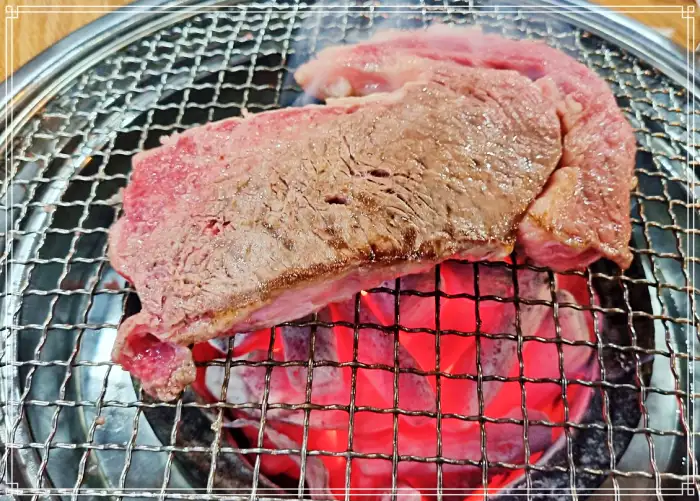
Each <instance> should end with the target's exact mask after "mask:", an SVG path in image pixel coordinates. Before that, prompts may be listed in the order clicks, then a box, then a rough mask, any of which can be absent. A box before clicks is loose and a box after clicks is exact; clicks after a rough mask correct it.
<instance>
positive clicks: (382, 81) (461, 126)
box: [109, 28, 634, 400]
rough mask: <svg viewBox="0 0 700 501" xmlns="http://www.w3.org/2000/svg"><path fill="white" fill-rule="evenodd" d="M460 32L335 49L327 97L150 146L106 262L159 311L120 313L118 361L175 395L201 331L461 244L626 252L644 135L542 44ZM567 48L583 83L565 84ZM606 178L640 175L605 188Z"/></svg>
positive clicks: (537, 252)
mask: <svg viewBox="0 0 700 501" xmlns="http://www.w3.org/2000/svg"><path fill="white" fill-rule="evenodd" d="M444 30H447V29H446V28H440V29H439V30H434V29H430V30H428V31H425V32H419V33H415V32H414V33H411V34H410V37H411V39H412V40H414V42H412V43H407V42H406V40H408V38H405V37H404V35H402V34H400V33H392V34H390V35H387V36H385V37H384V38H383V39H381V40H379V41H378V39H377V40H375V41H373V42H371V43H368V44H361V45H358V46H356V47H355V48H348V49H345V48H340V49H331V50H329V51H324V52H322V53H321V54H320V55H319V59H318V60H315V61H313V62H311V63H309V64H308V65H307V66H304V67H302V68H301V69H300V70H299V73H298V75H297V76H298V79H299V81H300V83H301V84H302V85H303V86H305V88H307V90H309V91H310V92H313V93H315V94H316V95H319V96H321V97H331V96H335V97H336V98H335V99H329V100H328V103H327V105H325V106H307V107H304V108H289V109H284V110H277V111H271V112H265V113H260V114H256V115H252V116H247V117H246V118H235V119H229V120H224V121H221V122H215V123H211V124H207V125H205V126H202V127H198V128H195V129H191V130H188V131H187V132H185V133H182V134H180V135H174V136H172V137H170V138H167V139H166V140H165V141H164V142H163V145H162V146H160V147H159V148H156V149H153V150H149V151H146V152H143V153H140V154H139V155H137V156H136V157H135V158H134V162H133V175H132V179H131V182H130V184H129V185H128V187H127V188H126V189H125V191H124V197H123V199H124V216H123V217H122V218H121V219H120V220H119V221H118V222H117V223H116V225H115V226H114V228H113V229H112V230H111V233H110V248H109V257H110V260H111V263H112V265H113V267H114V268H115V269H116V270H117V271H118V272H119V273H121V274H122V275H123V276H124V277H126V278H127V279H128V280H129V281H131V282H132V283H133V284H134V286H135V288H136V290H137V291H138V293H139V297H140V299H141V303H142V310H141V312H139V313H137V314H136V315H134V316H132V317H130V318H128V319H126V320H125V321H124V322H123V324H122V325H121V326H120V328H119V332H118V337H117V341H116V343H115V346H114V351H113V358H114V359H115V361H117V362H119V363H120V364H122V366H123V367H124V368H125V369H127V370H129V371H130V372H131V373H132V374H133V375H134V376H136V377H138V378H139V379H140V380H141V382H142V384H143V387H144V389H145V391H147V392H148V393H150V394H152V395H154V396H156V397H157V398H160V399H163V400H169V399H173V398H175V397H176V396H177V394H178V393H179V392H180V391H181V390H182V389H183V388H184V387H185V386H186V385H188V384H189V383H190V382H191V381H192V380H193V379H194V375H195V369H194V364H193V362H192V356H191V353H190V351H189V348H188V345H190V344H192V343H195V342H201V341H206V340H208V339H212V338H215V337H218V336H224V335H230V334H232V333H234V332H243V331H252V330H256V329H261V328H265V327H270V326H273V325H276V324H279V323H281V322H285V321H289V320H293V319H296V318H299V317H303V316H304V315H306V314H308V313H311V312H314V311H318V310H319V309H321V308H322V307H324V306H325V305H327V304H328V303H332V302H336V301H340V300H343V299H346V298H348V297H350V296H351V295H352V294H354V293H356V292H358V291H359V290H361V289H366V288H370V287H375V286H377V285H379V284H380V283H382V282H383V281H385V280H387V279H393V278H395V277H397V276H402V275H406V274H414V273H420V272H422V271H425V270H427V269H429V268H431V267H432V266H434V265H435V264H436V263H439V262H441V261H444V260H446V259H450V258H454V257H460V258H469V259H494V260H498V259H502V258H504V257H505V256H507V255H508V254H509V253H510V252H511V251H512V250H513V248H514V246H515V245H516V240H517V244H518V245H521V246H522V247H523V248H524V250H525V252H526V253H527V254H528V256H529V257H530V258H532V259H534V260H535V261H536V262H538V263H540V264H549V265H552V266H554V267H555V268H557V269H561V268H570V267H579V266H583V265H585V264H587V263H588V262H589V261H590V260H593V259H596V258H597V257H599V256H600V255H605V256H607V257H611V258H612V259H615V260H616V261H617V262H618V263H620V264H621V265H623V266H624V265H626V264H628V263H629V251H628V250H627V249H626V244H627V240H625V242H624V244H625V248H624V249H623V248H622V246H621V243H620V242H621V241H622V240H621V239H623V238H625V237H624V235H625V234H626V235H627V237H626V238H627V239H628V238H629V219H628V218H629V214H628V213H629V194H628V188H629V185H630V180H631V164H629V162H631V157H629V154H630V153H631V154H632V155H633V153H634V145H633V143H632V144H631V146H630V144H629V141H630V140H631V139H630V138H631V137H632V135H631V129H630V128H629V125H628V124H627V123H626V122H624V120H623V119H621V114H620V112H619V110H617V108H616V107H615V105H614V101H613V102H612V103H611V102H610V100H611V99H612V95H611V94H610V91H609V89H607V87H606V86H605V84H604V83H602V81H600V80H597V79H596V78H597V77H593V76H592V74H590V72H588V70H587V69H585V68H584V70H585V72H584V71H583V70H581V69H580V68H583V67H582V66H580V65H578V64H577V63H574V62H573V60H570V59H569V58H568V57H566V56H564V55H562V54H560V53H558V52H556V51H554V50H551V49H546V48H545V47H544V46H540V45H536V46H534V47H536V48H537V49H538V50H544V51H545V52H547V51H549V52H551V54H549V52H547V54H545V55H544V56H542V57H541V58H540V59H537V58H535V57H534V56H533V59H532V61H533V62H530V63H528V64H530V66H527V65H526V64H525V62H523V63H518V62H517V61H511V60H510V59H508V58H512V56H513V54H512V50H513V49H512V47H511V46H519V47H523V49H522V51H521V52H522V54H520V56H521V59H522V60H523V61H526V60H528V59H527V58H528V57H529V56H528V54H529V53H530V52H533V51H534V50H535V49H533V48H532V47H533V45H532V44H526V43H523V42H510V41H506V40H504V39H501V38H498V37H492V36H489V39H488V40H489V43H490V44H491V45H493V44H496V42H498V43H500V44H503V47H505V48H504V49H503V50H502V51H501V52H498V50H496V49H493V48H492V49H489V50H490V51H491V52H489V51H486V52H484V54H486V55H488V57H489V58H490V59H488V62H487V63H482V62H481V60H479V64H476V63H474V62H473V61H474V60H475V58H476V55H475V54H473V53H474V52H476V51H475V49H474V47H477V46H479V44H478V43H477V42H475V40H481V41H482V42H483V41H484V37H485V35H481V34H480V33H478V32H473V31H463V30H448V31H444ZM448 33H449V35H448ZM475 37H477V38H475ZM478 37H481V38H478ZM436 39H439V40H438V41H439V42H440V43H442V44H443V48H442V49H441V50H442V54H443V56H441V57H437V54H438V52H437V51H436V50H434V47H435V46H436V44H437V43H438V42H437V41H436ZM421 41H423V42H425V43H424V45H425V47H428V46H430V47H433V48H432V49H430V50H428V49H427V48H425V50H424V49H420V47H421V43H423V42H421ZM448 42H449V43H448ZM496 45H497V44H496ZM417 47H418V48H419V49H420V50H418V49H416V48H417ZM395 49H396V50H395ZM470 50H471V53H470ZM480 50H481V47H479V51H480ZM431 51H432V52H431ZM509 51H510V52H509ZM390 53H391V54H390ZM458 53H461V54H462V55H461V56H459V57H458V56H457V54H458ZM334 54H335V55H334ZM331 56H333V57H331ZM497 56H499V57H502V58H505V59H503V60H501V62H500V63H498V61H499V59H498V57H497ZM484 57H486V56H484ZM470 58H471V59H470ZM542 58H544V59H542ZM548 58H549V59H548ZM519 60H520V59H518V61H519ZM363 61H364V62H363ZM467 61H472V63H469V64H468V63H467ZM550 61H551V62H552V65H554V66H556V67H557V68H564V62H566V64H568V65H569V66H568V67H567V68H569V70H567V71H570V72H571V71H574V70H575V71H577V72H578V73H576V74H575V78H574V77H569V78H570V79H572V78H574V79H578V81H580V82H581V83H580V84H574V83H569V84H567V83H562V82H565V79H564V77H563V76H561V77H558V76H557V75H558V73H557V71H560V73H566V71H565V70H564V69H560V70H556V71H551V68H550ZM538 64H539V66H538ZM503 67H507V68H513V69H514V70H517V71H510V70H504V69H502V68H503ZM579 67H580V68H579ZM528 68H530V69H528ZM532 68H539V70H538V71H539V73H537V72H535V70H534V69H532ZM545 70H547V71H548V72H549V73H547V75H548V76H543V75H544V73H546V72H545ZM319 71H322V72H327V73H324V74H325V75H326V76H327V78H319V77H318V76H317V75H319V73H318V72H319ZM533 78H536V79H537V80H536V81H533ZM585 79H588V80H590V82H593V83H591V84H590V85H594V84H595V85H597V87H595V91H596V92H598V93H599V94H600V97H592V96H591V95H590V93H587V92H589V91H587V90H585V89H584V87H586V83H585ZM599 84H602V87H601V85H599ZM567 85H569V86H570V87H571V88H570V89H568V91H567V92H564V90H566V87H567ZM378 91H381V92H378ZM368 94H372V95H368ZM351 95H359V96H364V97H345V96H351ZM337 97H341V98H340V99H337ZM592 110H593V111H592ZM596 110H597V111H596ZM618 118H620V119H621V120H622V122H620V120H618ZM601 128H602V130H601ZM608 129H610V130H608ZM577 131H578V132H577ZM593 132H595V134H594V133H593ZM562 133H563V134H565V136H564V137H562ZM632 140H633V138H632ZM596 142H597V144H593V143H596ZM590 155H594V156H593V157H592V159H591V158H589V156H590ZM628 157H629V158H628ZM594 161H597V162H598V163H597V164H595V165H594ZM560 163H561V165H560ZM557 166H559V169H558V170H557V171H556V172H555V169H557ZM592 178H595V179H597V180H598V183H604V182H609V183H610V187H611V189H617V190H622V188H624V190H622V191H619V192H618V191H615V192H614V193H611V194H608V195H607V196H606V197H602V194H603V191H604V187H600V186H599V187H597V188H596V187H593V186H592ZM596 196H597V197H598V198H595V197H596ZM538 197H539V198H538ZM596 202H597V203H598V207H597V212H596V211H595V210H593V208H590V207H588V205H587V204H591V203H596ZM625 204H626V205H625ZM591 211H592V212H595V217H592V216H591ZM567 214H568V217H567ZM572 216H573V217H572ZM613 230H614V231H617V232H618V233H617V234H615V235H613V234H612V233H611V232H613ZM625 232H627V233H625Z"/></svg>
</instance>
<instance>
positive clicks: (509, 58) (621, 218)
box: [295, 25, 636, 271]
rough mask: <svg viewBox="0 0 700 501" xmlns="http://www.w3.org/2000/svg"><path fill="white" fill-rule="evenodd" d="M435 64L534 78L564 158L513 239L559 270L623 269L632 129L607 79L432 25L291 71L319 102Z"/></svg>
mask: <svg viewBox="0 0 700 501" xmlns="http://www.w3.org/2000/svg"><path fill="white" fill-rule="evenodd" d="M435 61H442V62H443V63H446V62H451V63H453V64H455V65H460V66H467V67H473V68H498V69H507V70H514V71H517V72H518V73H520V74H522V75H525V76H527V77H528V78H530V79H532V80H535V81H536V82H537V84H538V85H540V86H541V88H542V90H543V93H544V94H545V95H546V96H548V97H549V98H550V99H552V100H553V101H554V102H555V103H556V105H557V109H558V113H559V114H560V117H561V123H562V132H563V134H564V144H563V147H564V149H563V157H562V161H561V164H560V166H559V169H558V170H557V172H556V173H555V174H554V175H553V176H552V178H551V179H550V182H549V184H548V186H547V188H546V189H545V190H544V191H543V192H542V194H541V195H540V196H539V197H538V199H537V200H536V201H535V203H534V204H533V205H532V206H531V207H530V209H529V210H528V213H527V217H525V218H524V219H523V220H522V222H521V224H520V228H519V232H518V245H519V246H520V247H521V248H522V250H523V251H524V254H526V255H527V256H528V258H530V259H531V260H532V261H534V262H535V263H536V264H539V265H542V266H548V267H550V268H553V269H555V270H559V271H562V270H569V269H574V268H583V267H585V266H587V265H588V264H590V263H592V262H593V261H596V260H597V259H599V258H601V257H606V258H608V259H611V260H613V261H615V262H616V263H617V264H618V265H620V266H621V267H622V268H626V267H628V266H629V265H630V263H631V261H632V254H631V252H630V250H629V240H630V236H631V224H630V217H629V216H630V189H631V187H632V186H633V185H634V173H633V169H634V159H635V153H636V151H635V137H634V133H633V131H632V128H631V126H630V124H629V123H628V122H627V120H626V119H625V117H624V116H623V114H622V112H621V111H620V109H619V108H618V106H617V103H616V101H615V98H614V96H613V95H612V92H611V91H610V88H609V87H608V85H607V84H606V83H605V82H604V81H603V80H602V79H601V78H600V77H598V76H597V75H596V74H595V73H594V72H593V71H591V70H590V69H589V68H587V67H586V66H584V65H582V64H580V63H578V62H576V61H575V60H574V59H572V58H571V57H569V56H567V55H566V54H564V53H562V52H559V51H557V50H555V49H553V48H551V47H548V46H546V45H545V44H543V43H538V42H527V41H515V40H508V39H505V38H502V37H499V36H496V35H490V34H484V33H482V32H481V31H479V30H476V29H473V28H455V27H448V26H445V25H435V26H431V27H430V28H428V29H427V30H425V31H422V32H413V31H387V32H382V33H379V34H378V35H376V36H375V37H374V38H373V39H371V40H369V41H368V42H364V43H360V44H357V45H347V46H341V47H330V48H328V49H325V50H323V51H321V52H320V53H319V54H318V57H317V58H316V59H314V60H312V61H310V62H309V63H307V64H305V65H303V66H302V67H300V68H299V69H298V70H297V72H296V74H295V77H296V79H297V81H298V82H299V83H300V84H301V86H302V87H304V89H305V90H306V91H307V92H309V93H311V94H314V95H316V96H317V97H320V98H324V99H326V98H333V97H345V96H350V95H367V94H372V93H375V92H385V91H390V90H393V89H397V88H400V87H401V86H402V85H404V84H405V83H406V82H411V81H421V80H425V79H426V78H430V72H431V71H433V68H434V62H435Z"/></svg>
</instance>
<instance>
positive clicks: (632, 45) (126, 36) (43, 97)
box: [0, 2, 696, 487]
mask: <svg viewBox="0 0 700 501" xmlns="http://www.w3.org/2000/svg"><path fill="white" fill-rule="evenodd" d="M550 4H554V2H551V3H550ZM567 4H568V5H571V6H581V7H583V6H585V5H586V4H583V3H582V2H567ZM140 5H141V4H140ZM183 5H184V4H183ZM188 15H190V14H188V13H183V12H173V13H172V14H166V15H159V14H155V13H148V14H141V15H140V16H134V15H133V14H132V13H129V12H117V13H114V14H111V15H109V16H107V17H106V18H105V19H102V20H99V21H96V22H95V23H94V24H93V25H90V27H89V28H90V29H89V30H88V29H86V30H81V31H79V32H76V33H75V34H74V35H71V37H69V38H67V39H66V40H64V41H63V42H62V43H61V45H60V47H59V46H57V47H56V48H55V49H59V48H60V49H61V52H55V51H49V52H47V53H45V54H43V55H42V56H41V57H40V58H38V59H36V60H34V61H32V62H31V63H30V64H29V65H28V66H26V67H24V68H22V69H21V70H20V71H19V72H18V73H17V79H18V80H19V87H18V86H17V83H16V88H15V89H14V95H12V96H9V99H7V100H6V101H5V102H4V103H3V104H4V105H7V104H10V103H11V105H12V106H13V108H14V109H15V110H16V112H17V114H16V115H15V121H14V122H13V123H12V124H11V129H13V130H16V128H18V127H20V126H21V125H22V123H23V122H24V121H25V120H27V119H28V118H29V117H31V116H32V115H33V114H34V112H35V111H36V109H37V108H38V107H40V106H41V105H42V103H45V102H46V101H47V100H49V99H50V98H51V97H53V96H54V95H55V94H56V93H57V92H59V91H60V90H61V88H62V86H64V85H65V84H66V83H67V82H69V81H70V80H71V79H72V78H73V77H74V76H75V75H77V74H79V73H81V72H83V71H85V70H86V69H87V68H89V67H90V66H91V65H93V64H95V63H97V62H99V60H100V58H102V57H104V56H106V55H108V54H110V53H112V52H114V51H116V50H118V49H119V48H121V47H123V46H124V45H126V44H128V43H130V42H132V41H134V40H136V39H138V38H140V37H142V36H145V35H147V34H149V33H152V32H154V31H156V30H158V29H160V28H162V27H164V26H169V25H170V24H172V23H174V22H176V21H178V20H180V19H182V18H184V17H187V16H188ZM560 15H561V16H562V17H563V18H565V19H567V20H569V21H571V22H573V23H574V24H577V25H579V26H581V27H583V28H584V29H586V30H589V31H591V32H594V33H598V34H600V35H601V36H603V37H604V38H608V39H610V38H613V39H614V40H615V42H616V43H618V44H619V45H621V46H623V47H625V48H628V49H629V50H630V51H631V52H633V53H636V54H638V55H640V56H642V57H643V58H644V59H647V58H649V59H652V60H654V62H655V64H657V65H658V67H659V69H661V70H662V71H664V72H665V73H666V74H667V75H668V76H669V77H671V78H672V79H673V80H675V81H676V82H679V83H681V84H683V83H684V82H685V80H686V76H687V75H685V74H684V70H683V67H684V65H685V61H684V60H683V59H682V58H681V56H680V53H679V52H678V51H677V50H676V49H675V48H674V46H673V45H672V44H671V43H670V42H668V41H667V40H666V39H663V38H661V37H660V36H658V35H657V34H655V33H653V32H650V30H648V29H647V28H644V27H642V26H641V25H639V24H638V23H636V22H633V21H630V20H627V19H625V18H623V17H622V16H617V15H610V16H609V17H602V16H599V17H596V16H595V15H592V14H591V15H582V14H580V13H566V12H564V13H561V14H560ZM141 16H143V18H142V19H140V20H138V22H137V19H136V18H137V17H141ZM95 29H99V32H100V33H101V35H100V36H99V37H95V38H96V40H95V43H94V45H89V46H88V47H90V49H85V50H82V49H81V50H74V51H72V52H71V51H70V50H69V49H66V47H69V46H71V45H74V46H76V47H77V46H81V45H82V43H81V42H84V41H85V39H86V37H87V36H88V33H89V32H90V31H91V30H92V34H93V36H94V32H95V31H94V30H95ZM640 32H641V33H644V35H645V36H646V37H647V40H648V41H649V43H650V44H651V47H653V49H652V50H653V53H652V54H653V55H652V54H650V52H649V47H646V46H641V45H640V43H639V42H638V41H635V40H636V38H635V34H636V33H640ZM64 43H66V45H63V44H64ZM654 44H658V45H656V46H654ZM86 53H92V54H95V55H96V57H95V58H94V59H93V60H91V61H85V62H83V63H82V64H77V63H78V62H79V61H83V58H84V57H85V54H86ZM67 67H70V68H73V69H72V71H71V72H70V73H66V74H64V76H63V79H62V80H57V81H56V82H55V83H54V84H53V86H51V87H48V88H43V87H42V85H44V83H45V82H46V81H50V80H51V78H52V77H55V76H56V75H58V74H60V73H61V72H62V71H63V70H64V69H65V68H67ZM39 74H41V75H42V77H41V78H40V79H36V76H37V75H39ZM6 85H7V83H5V84H3V88H4V90H5V92H7V87H6ZM692 90H693V91H696V89H692ZM0 93H1V92H0ZM11 133H12V130H10V131H3V137H4V138H6V137H7V135H8V134H11ZM684 174H685V173H684ZM687 174H688V175H689V176H693V178H694V174H692V173H687ZM59 198H60V194H59V193H54V197H53V198H52V197H51V196H49V197H46V198H45V200H44V202H45V203H47V204H50V203H52V202H55V201H58V199H59ZM32 247H33V246H32V245H31V243H27V244H26V245H23V246H22V248H20V249H18V250H17V254H18V255H19V256H22V255H24V256H28V255H29V254H30V253H31V252H32ZM644 265H645V267H650V266H651V265H650V264H649V263H648V262H647V261H645V263H644ZM652 297H653V295H652ZM18 300H19V299H18ZM10 306H12V307H10V308H8V311H14V306H13V305H10ZM655 308H656V311H654V313H657V314H658V308H659V307H658V305H655ZM8 320H9V321H10V323H11V318H8ZM8 325H9V324H8ZM659 332H661V328H659V329H657V339H656V342H657V347H661V346H663V343H664V339H663V337H661V338H659V337H658V333H659ZM15 356H16V353H15ZM657 372H659V371H655V372H654V374H657ZM17 383H18V371H17V370H15V371H14V374H13V376H12V377H11V379H9V380H4V381H3V384H5V385H8V386H9V387H10V389H11V391H12V392H13V393H14V397H16V398H17V399H19V385H18V384H17ZM657 383H658V387H661V388H668V381H663V382H659V381H657ZM655 386H656V384H655ZM669 389H670V390H672V388H669ZM671 414H672V413H671ZM18 433H19V436H21V437H22V440H23V441H24V440H26V441H30V440H31V432H30V430H29V429H28V427H27V426H26V423H25V422H23V423H22V424H21V425H20V428H19V430H18ZM18 456H19V458H20V459H21V461H22V466H23V467H24V468H27V473H30V475H28V477H29V480H30V482H31V479H32V478H34V477H35V475H34V474H35V473H36V464H37V463H36V460H37V456H38V455H37V453H36V451H35V450H34V449H22V450H19V451H18ZM32 487H37V486H36V485H32Z"/></svg>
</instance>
